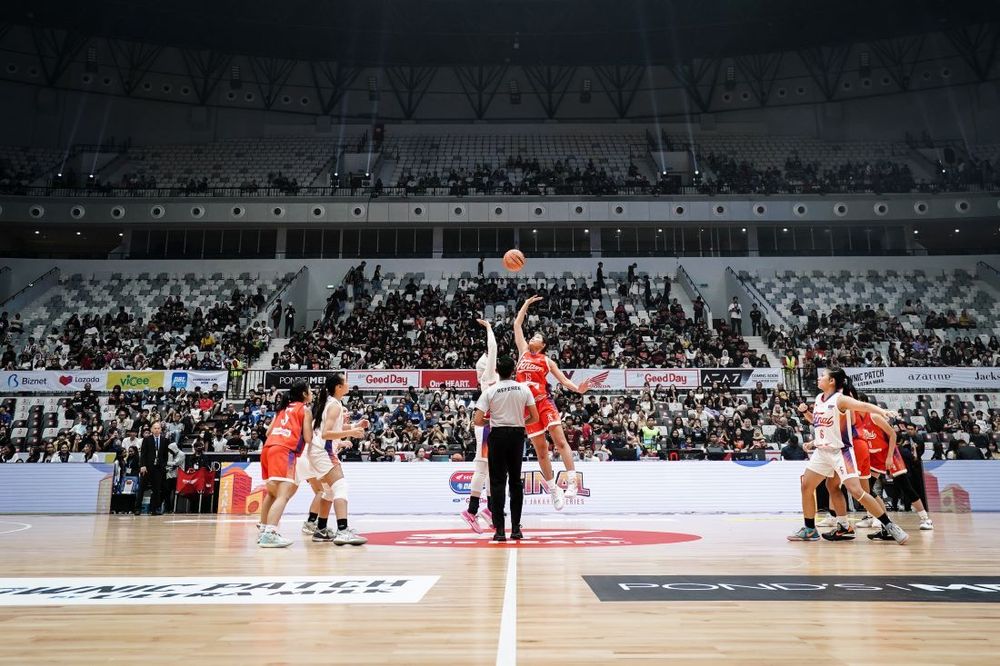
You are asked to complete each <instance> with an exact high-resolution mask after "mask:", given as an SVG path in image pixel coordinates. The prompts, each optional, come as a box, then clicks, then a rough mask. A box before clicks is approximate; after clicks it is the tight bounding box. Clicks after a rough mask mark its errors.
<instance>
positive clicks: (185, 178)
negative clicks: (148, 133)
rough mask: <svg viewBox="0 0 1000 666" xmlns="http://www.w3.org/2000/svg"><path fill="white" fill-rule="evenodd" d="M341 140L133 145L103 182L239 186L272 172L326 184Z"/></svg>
mask: <svg viewBox="0 0 1000 666" xmlns="http://www.w3.org/2000/svg"><path fill="white" fill-rule="evenodd" d="M342 141H344V139H341V138H340V137H331V138H315V137H309V138H307V137H268V138H255V139H231V140H228V141H219V142H216V143H206V144H178V145H169V144H168V145H148V146H133V147H131V148H130V149H129V150H128V153H127V154H126V156H125V157H124V158H123V161H120V162H117V163H116V164H115V165H114V167H113V168H111V169H109V170H107V171H105V172H104V173H102V174H101V180H102V181H104V182H105V183H110V184H114V185H118V184H119V183H122V184H123V185H124V184H126V183H127V182H128V180H129V178H132V177H137V178H138V179H139V180H147V181H148V180H149V179H152V180H154V181H155V182H156V185H157V186H158V187H184V186H186V185H188V184H189V182H190V181H191V180H194V181H195V182H196V183H200V182H201V181H202V179H203V178H204V179H205V180H206V181H207V182H206V185H207V187H209V188H217V187H240V186H241V185H243V184H244V183H256V184H257V185H258V186H259V187H260V188H264V187H266V186H267V183H268V177H269V175H270V176H271V177H272V178H273V177H274V176H276V175H277V174H278V172H280V173H281V175H282V176H283V177H284V178H286V179H288V180H289V181H293V180H294V181H295V182H297V184H298V185H299V186H300V187H307V186H310V185H313V184H316V185H326V184H327V182H326V169H324V165H326V164H327V162H329V161H330V160H331V159H332V158H334V157H335V156H336V153H337V147H338V146H339V145H340V144H341V143H342ZM317 178H319V180H318V181H317ZM123 181H125V182H124V183H123Z"/></svg>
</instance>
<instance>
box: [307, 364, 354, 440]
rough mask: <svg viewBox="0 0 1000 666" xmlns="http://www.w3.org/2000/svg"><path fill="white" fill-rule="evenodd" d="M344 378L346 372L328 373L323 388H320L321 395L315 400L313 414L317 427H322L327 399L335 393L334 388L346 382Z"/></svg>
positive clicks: (314, 423)
mask: <svg viewBox="0 0 1000 666" xmlns="http://www.w3.org/2000/svg"><path fill="white" fill-rule="evenodd" d="M346 381H347V380H346V379H345V378H344V373H342V372H335V373H333V374H332V375H327V377H326V381H325V382H323V388H321V389H320V390H319V397H318V398H317V399H315V400H313V406H312V416H313V425H315V426H316V427H317V428H320V427H322V421H323V410H324V409H326V401H327V399H328V398H329V397H330V396H332V395H333V390H334V389H335V388H337V387H338V386H340V385H341V384H343V383H344V382H346Z"/></svg>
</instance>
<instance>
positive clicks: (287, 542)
mask: <svg viewBox="0 0 1000 666" xmlns="http://www.w3.org/2000/svg"><path fill="white" fill-rule="evenodd" d="M257 545H258V546H260V547H261V548H288V547H289V546H291V545H292V540H291V539H286V538H285V537H283V536H281V535H280V534H278V533H277V532H264V533H263V534H261V535H260V539H259V540H258V541H257Z"/></svg>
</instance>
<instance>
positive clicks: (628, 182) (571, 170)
mask: <svg viewBox="0 0 1000 666" xmlns="http://www.w3.org/2000/svg"><path fill="white" fill-rule="evenodd" d="M397 187H399V188H403V189H405V190H406V192H407V193H408V194H421V193H424V192H426V191H427V190H433V189H447V190H448V193H449V194H450V195H452V196H459V195H465V194H468V193H469V192H470V191H477V192H481V193H484V194H504V195H518V194H532V195H539V194H549V193H555V194H588V195H601V194H617V193H619V192H621V191H627V190H629V189H648V188H649V187H650V182H649V179H648V178H646V176H644V175H643V174H642V173H641V172H640V171H639V168H638V167H637V166H636V165H635V164H630V165H629V169H628V173H627V174H626V175H625V176H624V177H621V178H615V177H614V176H613V175H611V174H609V173H608V172H607V170H606V169H604V168H603V167H598V166H597V165H595V164H594V161H593V160H588V161H587V163H586V165H584V166H579V165H578V164H577V160H576V159H575V158H571V157H569V158H566V159H565V160H556V161H555V163H553V164H552V165H551V166H546V165H542V164H540V163H539V161H538V160H537V159H525V158H523V157H521V156H520V155H518V156H517V157H510V158H508V160H507V162H506V163H505V164H504V165H503V166H493V165H491V164H486V163H483V164H477V165H476V166H475V168H473V169H471V170H469V169H453V170H451V171H449V172H448V173H438V172H437V171H434V172H430V173H427V174H424V175H422V176H421V175H419V174H413V173H406V174H403V175H402V176H401V177H400V179H399V182H398V183H397Z"/></svg>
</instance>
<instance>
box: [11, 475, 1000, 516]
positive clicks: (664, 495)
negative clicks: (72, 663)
mask: <svg viewBox="0 0 1000 666" xmlns="http://www.w3.org/2000/svg"><path fill="white" fill-rule="evenodd" d="M804 465H805V463H804V462H791V461H781V460H777V461H766V462H765V461H679V462H664V461H659V460H656V461H649V462H646V461H636V462H579V463H577V471H578V472H579V473H580V475H581V478H580V494H579V496H577V497H575V498H572V499H570V500H567V502H566V510H565V512H564V513H578V514H581V515H584V514H613V515H621V514H625V513H634V512H635V511H636V507H642V508H641V510H642V511H644V512H648V513H774V512H788V513H798V512H800V511H801V509H802V503H801V495H800V493H799V477H800V476H801V474H802V469H803V467H804ZM556 469H557V470H559V471H558V475H557V482H558V483H559V484H560V485H562V486H565V472H563V471H561V465H559V464H558V463H557V464H556ZM472 472H473V465H472V463H471V462H466V463H450V462H424V463H416V462H406V463H404V462H399V463H372V462H360V463H344V476H345V477H347V478H348V479H349V480H350V483H351V512H352V514H353V513H356V514H452V515H455V516H456V521H458V517H457V516H458V513H459V512H460V511H462V509H464V508H465V505H466V502H467V501H468V499H469V484H470V482H471V480H472ZM220 474H221V479H220V482H219V511H220V513H235V514H256V513H259V512H260V503H261V501H262V500H263V497H264V484H263V480H262V479H261V473H260V464H259V463H229V464H225V465H224V467H223V468H222V471H221V472H220ZM522 481H523V482H524V492H525V498H524V512H525V513H526V514H549V513H551V512H552V511H553V508H552V502H551V500H550V498H549V495H548V493H546V492H545V491H544V490H543V488H542V478H541V472H540V471H539V469H538V465H537V464H536V463H525V469H524V471H523V473H522ZM0 487H2V488H4V492H3V493H0V513H107V511H108V510H109V505H110V499H111V491H112V466H111V465H107V464H88V463H70V464H49V465H44V464H37V463H35V464H31V463H22V464H7V465H0ZM387 487H388V488H406V501H405V502H400V501H399V498H398V497H397V496H395V495H394V494H393V493H387V492H385V489H386V488H387ZM924 488H925V491H926V494H927V504H928V509H929V510H930V512H931V514H934V513H938V512H943V513H967V512H970V511H1000V461H990V460H947V461H931V460H927V461H924ZM706 489H709V490H707V491H706ZM713 489H714V490H713ZM312 498H313V493H312V492H311V491H310V489H309V488H308V487H303V488H300V489H299V492H297V493H296V494H295V496H294V497H293V498H292V499H291V500H290V501H289V504H288V511H287V513H288V514H292V515H294V514H305V513H308V511H309V504H310V502H311V501H312ZM456 524H458V523H456ZM362 529H363V528H362Z"/></svg>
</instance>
